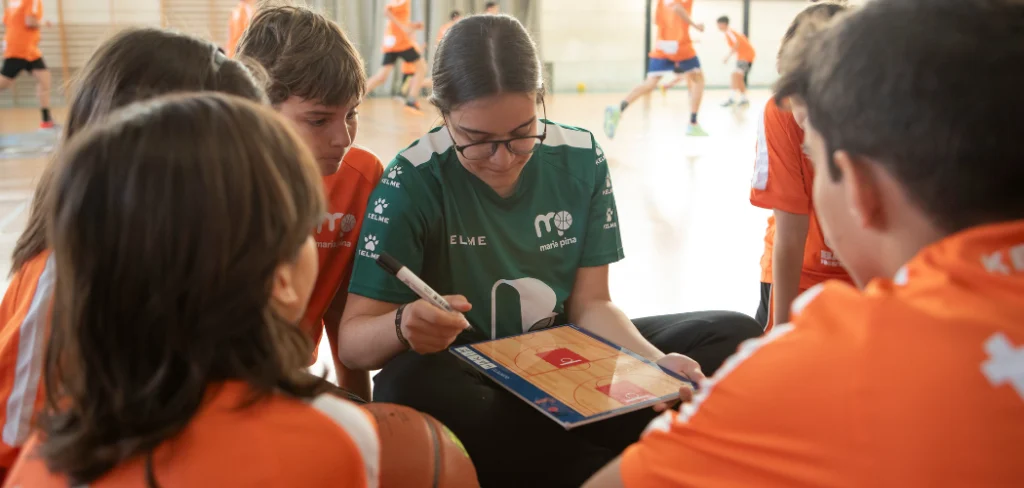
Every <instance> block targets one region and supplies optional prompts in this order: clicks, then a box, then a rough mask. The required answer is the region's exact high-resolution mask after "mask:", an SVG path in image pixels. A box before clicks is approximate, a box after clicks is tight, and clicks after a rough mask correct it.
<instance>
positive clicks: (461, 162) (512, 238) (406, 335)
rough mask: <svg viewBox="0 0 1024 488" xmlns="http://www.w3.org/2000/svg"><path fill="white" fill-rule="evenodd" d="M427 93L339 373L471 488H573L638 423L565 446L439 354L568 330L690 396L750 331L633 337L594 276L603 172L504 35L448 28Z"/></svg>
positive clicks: (604, 195)
mask: <svg viewBox="0 0 1024 488" xmlns="http://www.w3.org/2000/svg"><path fill="white" fill-rule="evenodd" d="M433 78H434V96H433V103H434V104H435V105H436V106H437V107H438V108H439V109H440V111H441V114H442V116H443V117H444V124H443V125H442V126H441V127H439V128H437V129H434V130H432V131H431V132H430V133H428V134H426V135H425V136H423V137H422V138H421V139H420V140H418V141H417V142H415V143H413V145H412V146H410V147H409V148H408V149H406V150H404V151H402V152H401V153H400V154H399V155H398V156H397V157H396V158H395V159H394V161H392V163H391V164H390V166H389V167H388V168H387V169H385V171H384V178H383V179H382V181H381V182H380V183H379V184H378V186H377V189H376V190H375V191H374V193H373V196H372V197H371V198H370V202H369V210H368V215H367V219H366V220H365V223H364V224H363V231H362V236H361V238H360V240H359V241H358V243H357V245H358V246H359V249H358V253H357V257H356V264H355V270H354V272H353V276H352V283H351V286H350V289H349V291H350V293H349V298H348V304H347V305H346V307H345V314H344V318H343V319H342V325H341V328H340V340H339V344H340V349H339V356H340V359H341V361H342V362H344V363H345V365H347V366H348V367H351V368H355V369H377V368H382V371H381V372H380V374H379V375H378V376H377V377H376V391H375V395H374V399H375V400H378V401H384V402H393V403H400V404H404V405H408V406H411V407H413V408H416V409H419V410H421V411H424V412H426V413H429V414H431V415H433V416H434V417H436V418H437V419H439V420H441V421H442V422H444V423H445V424H446V425H448V426H449V427H450V428H451V429H452V430H453V431H454V432H455V434H456V435H457V436H458V437H459V438H460V439H461V440H462V441H463V442H464V444H465V446H466V448H467V450H468V451H469V454H470V457H472V459H473V461H474V463H475V464H476V467H477V472H478V474H479V476H480V481H481V483H482V485H483V486H485V487H491V486H516V487H522V486H534V485H536V486H579V485H580V484H582V483H583V482H584V481H585V480H586V479H587V478H588V477H589V476H590V474H592V473H593V472H594V471H596V470H597V469H598V468H600V467H601V466H603V465H604V464H605V463H607V462H608V461H610V460H611V459H613V458H614V457H615V456H616V455H617V454H619V452H621V451H622V450H623V449H624V448H625V447H626V446H627V445H628V444H629V443H630V442H632V441H635V440H636V439H637V438H639V435H640V433H641V431H642V430H643V428H644V426H645V425H646V424H647V422H648V421H650V420H651V419H652V418H653V416H654V414H653V412H650V411H643V412H635V413H633V414H629V415H625V416H622V417H617V418H614V419H610V420H605V421H602V422H599V423H597V424H594V425H590V426H585V427H581V428H578V429H574V430H572V431H565V430H563V429H562V428H561V427H560V426H558V425H557V424H556V423H555V422H552V421H551V420H549V419H548V418H546V417H544V416H543V415H541V414H540V413H539V412H536V411H535V410H533V408H532V407H530V406H529V405H527V404H526V403H525V402H523V401H521V400H519V399H518V398H516V397H514V396H513V395H512V394H510V393H508V392H506V391H505V390H503V389H502V388H501V387H500V386H498V385H496V384H494V383H492V382H491V381H490V380H488V379H487V378H485V377H483V376H482V375H480V374H478V373H476V372H475V370H473V369H471V368H469V367H468V366H465V365H464V364H463V363H462V362H461V361H459V360H458V359H457V358H455V356H453V355H451V354H449V353H448V352H446V351H445V349H447V348H448V347H450V346H451V345H453V344H461V343H468V342H475V341H480V340H484V339H487V338H494V337H504V336H509V335H513V334H521V333H523V332H525V331H527V330H529V329H531V328H536V327H543V326H547V325H552V324H562V323H567V322H571V323H575V324H578V325H579V326H581V327H584V328H586V329H588V330H591V331H593V332H595V333H597V334H599V335H601V336H604V337H606V338H608V339H609V340H611V341H613V342H616V343H618V344H621V345H623V346H625V347H627V348H629V349H632V350H633V351H636V352H637V353H639V354H641V355H644V356H646V357H648V358H651V359H653V360H656V361H658V362H659V363H660V364H662V365H663V366H665V367H668V368H670V369H674V370H677V371H680V372H682V373H684V374H687V375H689V376H691V377H697V378H699V377H701V373H700V370H701V369H702V370H703V371H704V372H705V373H708V374H711V373H712V372H714V370H715V369H717V368H718V366H719V365H720V364H721V363H722V361H723V360H724V359H725V358H726V357H727V356H729V355H730V354H732V353H733V352H734V351H735V350H736V347H737V346H738V345H739V343H740V342H742V341H743V340H746V339H749V338H751V337H755V336H757V335H760V333H761V328H760V327H759V326H758V325H757V323H756V322H755V321H754V320H753V319H751V318H750V317H747V316H744V315H740V314H733V313H728V312H710V313H695V314H681V315H674V316H666V317H654V318H649V319H640V320H635V321H630V320H629V319H628V318H627V317H626V315H625V314H623V313H622V311H620V310H619V309H618V308H617V307H616V306H615V305H614V304H613V303H612V301H611V299H610V297H609V292H608V265H609V264H610V263H613V262H616V261H619V260H621V259H622V258H623V257H624V254H623V250H622V241H621V238H620V235H619V231H620V229H619V215H618V212H617V209H616V206H615V194H614V188H613V185H612V180H611V177H610V175H609V172H608V163H607V161H606V158H605V155H604V154H603V152H602V151H601V148H600V147H599V146H598V145H597V143H596V142H595V141H594V137H593V136H592V135H591V133H590V132H588V131H586V130H583V129H578V128H574V127H568V126H565V125H560V124H556V123H553V122H549V121H547V120H545V119H544V118H543V103H542V102H543V91H544V87H543V81H542V76H541V69H540V62H539V59H538V57H537V52H536V47H535V45H534V43H533V41H532V40H531V39H530V37H529V34H527V32H526V30H525V29H524V28H523V26H522V25H521V24H520V23H519V22H518V21H516V20H515V19H514V18H512V17H509V16H494V15H488V16H476V17H470V18H466V19H463V20H461V21H459V22H458V23H456V24H455V25H454V26H453V27H452V28H451V30H450V31H449V32H448V33H447V34H446V35H445V38H444V40H443V41H442V42H441V45H440V48H439V51H438V54H437V59H436V62H435V64H434V72H433ZM381 252H387V253H388V254H390V255H392V256H394V257H395V258H397V259H398V260H399V261H400V262H402V263H403V264H405V265H406V266H408V267H409V269H410V270H412V271H413V272H414V273H416V274H418V275H419V276H420V277H421V278H423V280H424V281H426V282H427V283H428V284H430V286H431V287H433V288H434V289H436V290H437V291H438V292H440V293H443V294H448V295H449V296H448V300H449V301H450V302H451V304H452V305H453V307H454V308H456V309H457V310H459V312H462V313H446V312H442V311H441V310H440V309H438V308H436V307H434V306H433V305H430V304H428V303H426V302H424V301H422V300H417V296H416V295H415V294H414V293H413V292H411V291H410V290H409V289H408V288H407V287H406V286H405V285H403V284H402V283H401V282H399V281H398V280H397V279H395V278H394V277H393V276H391V275H389V274H387V273H385V272H384V271H382V270H381V269H380V268H378V266H377V265H376V263H375V262H374V260H375V258H376V257H377V256H378V255H379V253H381ZM410 349H411V350H410ZM683 355H686V356H689V357H686V356H683ZM689 358H693V360H696V362H697V363H699V365H700V368H699V369H698V368H697V363H694V362H693V360H691V359H689Z"/></svg>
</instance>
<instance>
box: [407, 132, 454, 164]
mask: <svg viewBox="0 0 1024 488" xmlns="http://www.w3.org/2000/svg"><path fill="white" fill-rule="evenodd" d="M453 144H454V142H452V136H451V134H450V133H449V132H448V130H447V129H441V130H439V131H437V132H431V133H429V134H427V135H425V136H423V137H421V138H420V140H419V141H418V142H417V143H416V145H415V146H412V147H410V148H408V149H406V150H404V151H402V152H401V153H399V154H398V155H399V156H402V157H403V158H405V159H406V160H408V161H409V163H411V164H412V165H413V166H419V165H421V164H424V163H426V162H427V161H430V158H432V157H434V155H435V154H441V153H443V152H445V151H447V150H448V149H449V148H450V147H452V145H453Z"/></svg>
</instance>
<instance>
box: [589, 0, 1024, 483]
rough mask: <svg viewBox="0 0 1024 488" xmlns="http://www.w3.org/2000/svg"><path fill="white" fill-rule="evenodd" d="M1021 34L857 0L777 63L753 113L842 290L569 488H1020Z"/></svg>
mask: <svg viewBox="0 0 1024 488" xmlns="http://www.w3.org/2000/svg"><path fill="white" fill-rule="evenodd" d="M908 26H913V28H911V29H908ZM948 32H956V33H957V35H956V36H950V35H942V34H941V33H948ZM1021 32H1024V9H1022V7H1021V4H1020V2H1019V1H1016V0H901V1H886V0H878V1H874V2H868V3H867V4H866V5H865V6H863V7H861V8H860V9H859V10H857V11H856V12H854V13H852V14H850V15H848V16H845V17H844V18H843V19H842V20H841V21H839V22H838V23H837V24H835V25H833V26H832V27H829V28H828V29H827V30H825V31H823V32H821V33H818V34H817V35H815V36H814V37H813V38H812V39H811V41H810V42H807V43H803V42H801V43H798V44H795V45H794V46H793V47H792V48H791V49H792V51H791V52H792V57H793V59H794V61H795V63H794V65H793V66H792V67H790V68H784V69H783V76H782V78H781V79H780V80H779V82H778V84H777V85H776V95H775V96H776V98H777V99H778V101H779V102H783V101H786V100H788V101H789V103H790V104H791V106H792V109H793V111H794V115H795V116H796V118H797V120H803V121H804V125H805V127H806V139H805V144H806V145H807V150H808V152H809V153H810V155H811V159H812V160H813V162H814V165H815V169H816V172H815V176H814V197H815V200H814V203H815V206H816V208H817V211H818V214H819V216H820V218H821V225H822V228H823V230H824V233H825V235H826V236H828V239H829V242H830V243H831V244H832V245H833V247H834V249H835V251H836V253H838V254H839V256H840V257H841V258H842V260H843V263H844V264H845V265H846V267H847V268H848V269H849V271H850V274H851V276H852V277H853V279H854V281H855V282H856V283H857V284H858V285H860V286H862V287H864V288H863V289H862V290H859V289H857V288H854V287H853V286H850V285H848V284H846V283H842V282H838V281H831V282H828V283H824V284H821V285H818V286H815V287H814V288H812V289H811V290H809V291H808V292H807V293H805V294H804V295H802V296H801V297H800V299H798V300H797V302H796V303H795V304H794V306H793V322H792V323H791V324H781V325H776V326H775V328H774V329H773V330H772V331H771V332H770V333H768V334H767V336H765V337H764V338H761V339H756V340H753V341H750V342H749V343H747V344H746V345H744V346H742V347H741V348H740V351H739V352H738V353H737V354H736V355H735V356H733V357H732V358H731V359H730V360H729V361H728V362H727V364H726V365H724V366H723V367H722V368H721V369H719V370H718V372H717V373H716V375H715V376H714V377H713V378H711V379H710V380H708V381H706V382H704V383H703V384H702V385H701V387H700V391H699V392H698V393H697V394H696V396H695V398H694V399H693V401H692V402H691V403H688V404H686V405H684V406H683V407H682V408H681V410H680V411H678V412H676V411H670V412H669V413H668V414H666V415H664V416H662V417H660V418H659V419H657V420H656V421H655V422H653V423H652V424H651V425H650V427H649V428H648V430H647V432H646V434H645V436H644V437H643V439H642V440H641V441H640V442H638V443H636V444H634V445H633V446H632V447H630V448H629V449H627V450H626V452H625V454H623V456H622V457H621V458H620V459H619V460H617V461H615V462H614V463H612V464H611V465H610V466H609V467H608V468H606V469H605V470H603V471H601V472H600V473H599V474H598V475H597V476H595V477H594V478H593V479H592V480H591V481H590V483H589V484H588V485H586V486H588V487H591V488H594V487H616V486H626V487H644V488H658V487H667V486H701V487H717V486H757V487H769V488H770V487H787V488H788V487H812V486H813V487H818V486H836V487H863V486H872V487H912V486H913V487H919V486H1006V487H1010V486H1024V468H1022V466H1021V460H1020V446H1021V445H1024V361H1022V358H1024V300H1022V299H1021V297H1024V193H1022V192H1021V191H1020V182H1021V181H1024V165H1022V164H1021V161H1022V160H1024V146H1021V145H1020V143H1019V141H1018V134H1017V133H1018V132H1019V130H1020V127H1021V126H1022V125H1024V95H1022V94H1021V91H1020V86H1019V85H1020V83H1019V77H1017V76H1016V74H1017V73H1018V69H1019V68H1018V67H1019V66H1020V65H1021V64H1022V63H1024V44H1022V43H1021V42H1019V41H1020V33H1021ZM928 33H932V34H931V35H929V34H928ZM993 47H995V49H997V51H996V52H995V53H993V54H992V56H991V57H989V56H979V55H978V53H980V52H991V51H986V50H991V49H993ZM786 57H787V58H789V57H790V54H787V56H786ZM992 59H999V61H1000V62H998V63H993V62H992ZM946 66H956V67H957V69H956V70H952V71H950V70H944V71H943V76H941V77H938V78H936V77H935V73H936V72H937V71H938V70H942V67H946ZM893 73H899V77H898V79H892V78H891V76H892V74H893ZM870 80H879V81H882V80H888V81H886V82H880V83H872V82H869V81H870ZM915 80H927V83H926V84H924V85H922V84H921V83H918V82H917V81H915ZM965 86H974V87H977V86H984V89H983V90H982V89H972V90H965V89H964V87H965Z"/></svg>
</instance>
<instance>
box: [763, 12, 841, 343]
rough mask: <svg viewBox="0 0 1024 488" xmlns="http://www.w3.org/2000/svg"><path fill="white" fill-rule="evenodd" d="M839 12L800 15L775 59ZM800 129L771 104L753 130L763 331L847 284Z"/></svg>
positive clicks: (785, 37)
mask: <svg viewBox="0 0 1024 488" xmlns="http://www.w3.org/2000/svg"><path fill="white" fill-rule="evenodd" d="M841 10H842V7H840V6H839V5H838V4H835V3H828V2H826V3H822V4H819V5H817V6H813V7H810V8H808V9H807V10H805V11H804V12H802V13H801V14H800V15H799V16H798V17H797V19H796V20H795V21H794V22H793V24H792V25H791V26H790V27H789V29H788V30H787V32H786V35H785V36H784V37H783V40H782V48H781V49H780V50H779V56H780V57H781V56H782V52H783V50H785V49H786V47H787V45H788V44H789V42H790V41H791V40H792V39H793V37H794V36H795V35H796V33H797V27H798V26H799V25H801V23H802V21H803V20H804V19H805V18H809V17H814V16H823V17H831V16H833V15H835V14H836V13H837V12H840V11H841ZM803 140H804V129H803V127H801V125H800V123H799V122H798V121H797V120H796V119H795V118H794V117H793V114H792V113H790V112H789V111H788V110H784V109H780V107H779V106H778V105H777V104H776V103H775V101H774V100H772V101H769V102H768V103H767V104H766V105H765V108H764V114H763V115H762V117H761V120H760V123H759V125H758V136H757V151H756V159H755V162H754V176H753V178H752V181H751V188H750V203H751V204H753V205H755V206H757V207H761V208H765V209H768V210H772V211H773V215H772V216H771V217H770V218H769V220H768V230H767V233H766V235H765V252H764V256H763V257H762V259H761V269H762V278H761V303H760V305H759V307H758V311H757V315H756V318H757V320H758V321H759V322H761V325H762V326H764V327H765V330H771V328H772V326H773V325H774V324H784V323H786V322H788V321H789V307H790V304H791V303H792V302H793V300H794V299H795V298H796V297H797V296H799V295H800V293H803V292H805V291H807V290H808V289H810V288H811V287H812V286H814V285H816V284H818V283H821V282H824V281H826V280H830V279H836V280H842V281H846V282H847V283H852V281H851V280H850V276H849V275H848V274H847V273H846V270H845V269H844V268H843V267H842V263H840V261H839V258H838V257H836V255H835V252H833V251H832V249H831V248H830V247H829V246H828V244H827V243H826V241H825V237H824V234H823V233H822V231H821V226H820V224H819V223H818V217H817V215H816V214H815V211H814V207H813V205H812V195H811V193H812V188H811V183H812V182H813V181H814V167H813V165H812V163H811V160H810V158H808V157H807V155H806V154H805V153H804V150H803Z"/></svg>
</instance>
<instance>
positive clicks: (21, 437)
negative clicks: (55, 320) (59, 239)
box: [0, 251, 55, 480]
mask: <svg viewBox="0 0 1024 488" xmlns="http://www.w3.org/2000/svg"><path fill="white" fill-rule="evenodd" d="M54 279H55V275H54V260H53V258H52V257H51V255H50V251H44V252H42V253H40V254H39V255H38V256H36V257H34V258H32V259H31V260H29V261H28V262H27V263H25V265H23V266H22V267H21V269H19V270H18V272H17V273H15V274H14V276H13V277H12V280H11V284H10V285H9V286H8V287H7V292H6V293H4V299H3V302H2V303H0V402H2V403H0V422H3V431H2V434H0V480H2V479H3V477H4V475H5V474H6V473H7V470H8V469H10V468H11V466H12V465H13V464H14V460H15V459H16V458H17V456H18V453H19V452H20V451H21V448H22V446H23V445H24V444H25V441H26V440H28V437H29V433H30V430H31V427H32V422H33V421H34V420H35V417H36V414H37V413H38V412H39V411H40V410H41V409H42V407H43V402H44V401H45V398H46V397H45V393H44V389H43V387H44V382H43V378H42V371H43V357H44V356H45V353H46V340H47V337H49V331H50V325H49V318H50V304H51V302H52V299H53V287H54Z"/></svg>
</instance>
